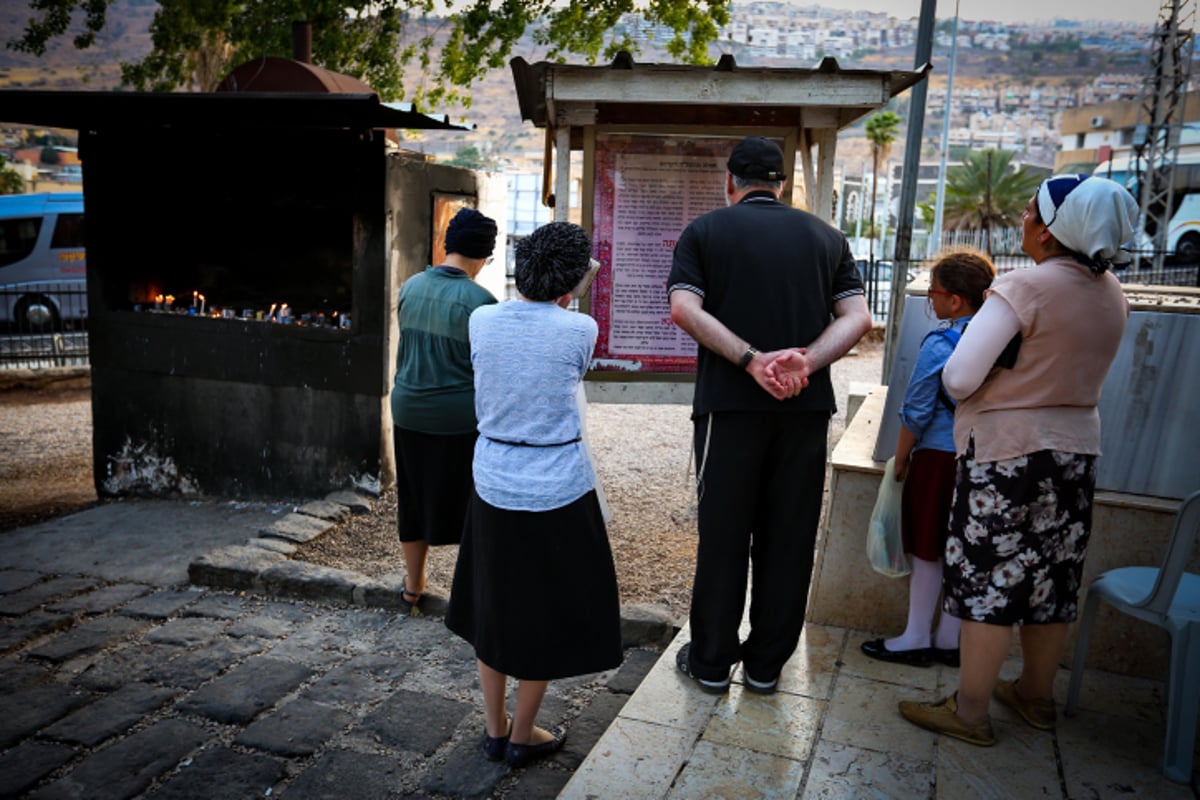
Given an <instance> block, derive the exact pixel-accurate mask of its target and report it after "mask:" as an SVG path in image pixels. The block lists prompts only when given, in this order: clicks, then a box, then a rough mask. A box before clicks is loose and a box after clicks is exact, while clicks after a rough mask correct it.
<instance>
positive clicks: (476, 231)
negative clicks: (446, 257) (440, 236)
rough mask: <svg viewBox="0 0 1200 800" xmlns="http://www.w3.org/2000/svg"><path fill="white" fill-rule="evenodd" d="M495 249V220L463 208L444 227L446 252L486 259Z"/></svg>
mask: <svg viewBox="0 0 1200 800" xmlns="http://www.w3.org/2000/svg"><path fill="white" fill-rule="evenodd" d="M495 249H496V220H494V219H492V218H491V217H485V216H484V215H483V214H480V213H479V212H478V211H476V210H475V209H473V208H464V209H462V210H460V211H459V212H458V213H457V214H455V215H454V219H452V220H450V224H449V225H447V226H446V252H447V253H458V254H459V255H463V256H466V257H467V258H487V257H488V256H490V255H491V254H492V251H493V250H495Z"/></svg>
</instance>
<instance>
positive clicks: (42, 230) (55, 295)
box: [0, 192, 87, 332]
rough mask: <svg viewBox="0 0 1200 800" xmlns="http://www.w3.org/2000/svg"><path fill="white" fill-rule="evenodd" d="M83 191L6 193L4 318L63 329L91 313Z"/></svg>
mask: <svg viewBox="0 0 1200 800" xmlns="http://www.w3.org/2000/svg"><path fill="white" fill-rule="evenodd" d="M86 288H87V254H86V251H85V250H84V247H83V194H82V193H80V192H63V193H41V194H13V195H0V324H8V325H9V326H10V327H11V326H14V325H15V326H16V328H17V330H18V331H22V332H43V331H50V330H58V329H61V328H62V327H63V323H64V322H66V321H68V320H70V321H77V320H83V319H85V318H86V317H87V292H86Z"/></svg>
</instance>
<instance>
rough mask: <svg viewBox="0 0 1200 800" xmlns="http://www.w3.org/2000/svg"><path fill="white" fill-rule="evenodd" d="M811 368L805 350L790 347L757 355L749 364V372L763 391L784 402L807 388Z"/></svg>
mask: <svg viewBox="0 0 1200 800" xmlns="http://www.w3.org/2000/svg"><path fill="white" fill-rule="evenodd" d="M811 367H812V364H811V362H810V360H809V358H808V350H807V349H806V348H803V347H790V348H787V349H784V350H772V351H771V352H769V353H759V357H758V358H755V359H754V360H753V361H751V362H750V365H749V370H750V374H751V375H753V376H754V380H755V381H756V382H757V383H758V385H759V386H761V387H762V388H763V391H765V392H766V393H767V394H769V395H771V397H774V398H775V399H776V400H786V399H787V398H789V397H795V396H796V395H798V394H800V392H801V391H803V390H804V387H806V386H808V376H809V373H810V372H811V371H812V369H811Z"/></svg>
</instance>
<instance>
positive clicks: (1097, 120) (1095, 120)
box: [1092, 117, 1104, 128]
mask: <svg viewBox="0 0 1200 800" xmlns="http://www.w3.org/2000/svg"><path fill="white" fill-rule="evenodd" d="M1092 127H1093V128H1103V127H1104V117H1092Z"/></svg>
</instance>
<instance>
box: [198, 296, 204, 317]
mask: <svg viewBox="0 0 1200 800" xmlns="http://www.w3.org/2000/svg"><path fill="white" fill-rule="evenodd" d="M197 297H199V298H200V316H202V317H203V316H204V295H202V294H201V295H197Z"/></svg>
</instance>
